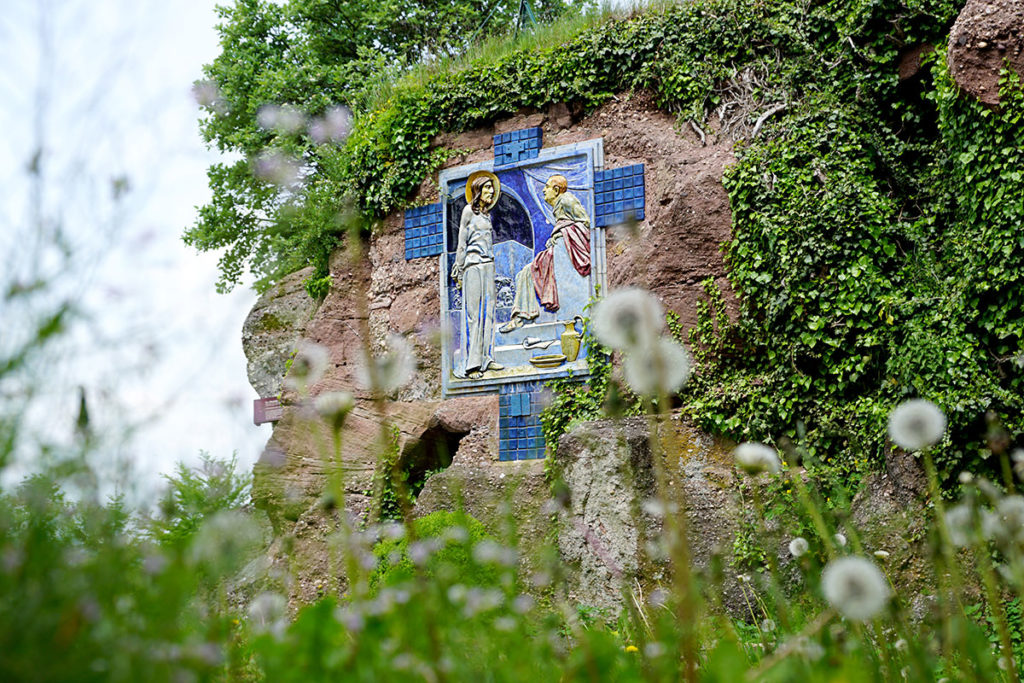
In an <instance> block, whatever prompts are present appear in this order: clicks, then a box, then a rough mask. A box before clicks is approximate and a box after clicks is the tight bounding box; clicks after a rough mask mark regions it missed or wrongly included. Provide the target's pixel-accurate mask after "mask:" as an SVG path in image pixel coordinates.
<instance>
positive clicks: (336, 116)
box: [309, 107, 352, 145]
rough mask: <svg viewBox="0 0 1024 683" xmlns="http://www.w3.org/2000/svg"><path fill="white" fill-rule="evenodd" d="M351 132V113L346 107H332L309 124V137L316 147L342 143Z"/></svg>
mask: <svg viewBox="0 0 1024 683" xmlns="http://www.w3.org/2000/svg"><path fill="white" fill-rule="evenodd" d="M351 132H352V112H351V111H350V110H349V108H348V107H332V108H330V109H328V110H327V111H326V112H324V115H323V116H321V117H317V118H315V119H313V121H312V122H310V124H309V137H311V138H313V141H314V142H316V143H317V144H318V145H322V144H324V143H325V142H344V141H345V140H346V139H347V138H348V136H349V133H351Z"/></svg>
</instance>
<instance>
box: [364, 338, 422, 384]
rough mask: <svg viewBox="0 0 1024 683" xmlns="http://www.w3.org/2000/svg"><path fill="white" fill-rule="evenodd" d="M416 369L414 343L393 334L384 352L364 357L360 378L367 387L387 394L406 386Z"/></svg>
mask: <svg viewBox="0 0 1024 683" xmlns="http://www.w3.org/2000/svg"><path fill="white" fill-rule="evenodd" d="M415 371H416V357H415V356H414V355H413V351H412V345H411V344H410V343H409V341H408V340H407V339H406V338H405V337H403V336H401V335H397V334H393V335H391V336H390V337H388V341H387V350H386V351H385V352H384V353H383V354H381V355H380V356H374V357H373V358H369V359H367V358H365V357H364V360H363V365H362V366H361V367H360V368H359V371H358V379H359V382H360V384H362V385H363V386H364V387H365V388H367V389H372V390H374V391H375V392H377V393H379V394H382V395H384V396H387V395H388V394H392V393H394V392H395V391H398V389H400V388H401V387H403V386H405V385H406V384H407V383H408V382H409V380H411V379H412V375H413V373H414V372H415Z"/></svg>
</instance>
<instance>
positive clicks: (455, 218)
mask: <svg viewBox="0 0 1024 683" xmlns="http://www.w3.org/2000/svg"><path fill="white" fill-rule="evenodd" d="M602 164H603V149H602V144H601V140H589V141H586V142H583V143H578V144H574V145H565V146H562V147H555V148H550V149H543V150H541V152H540V153H539V155H538V156H537V157H536V158H533V159H529V160H527V161H525V162H522V163H519V164H516V165H513V166H502V167H498V168H497V169H495V168H494V165H493V162H485V163H479V164H472V165H467V166H462V167H458V168H452V169H446V170H444V171H442V172H441V174H440V178H439V182H440V185H441V197H442V204H443V206H444V210H443V211H442V214H443V220H444V226H443V233H444V237H445V244H444V252H443V253H442V254H441V256H440V258H441V263H440V271H441V283H440V287H441V292H440V293H441V302H442V308H443V310H442V312H441V313H442V319H444V320H446V322H447V330H448V335H447V336H446V339H445V342H444V344H443V346H442V380H443V393H444V395H446V396H448V395H453V394H460V393H479V392H490V391H495V390H496V388H497V387H498V386H500V385H503V384H507V383H511V382H522V381H532V380H539V379H549V378H553V377H560V376H565V375H567V374H569V372H570V371H571V372H572V374H573V375H576V376H580V375H585V374H586V349H585V348H584V349H582V350H581V351H580V354H579V357H578V358H577V360H576V361H575V362H573V363H568V362H566V363H563V364H562V365H561V366H559V367H556V368H548V369H539V368H535V367H534V366H533V365H531V364H530V362H529V359H530V356H536V355H541V354H552V353H560V352H561V348H560V346H561V334H562V332H563V331H564V330H565V324H564V323H565V322H567V321H571V320H572V318H573V317H574V316H575V315H582V313H583V307H584V306H585V305H586V304H587V302H588V301H589V300H590V298H591V296H592V295H593V293H594V287H595V284H598V283H599V282H598V278H600V277H602V276H603V272H601V271H595V270H593V269H592V272H591V274H590V275H589V276H587V277H582V276H580V275H579V273H578V272H576V270H575V268H573V266H572V263H571V261H570V259H569V256H568V254H567V253H566V250H565V247H564V244H559V246H558V248H556V249H555V252H554V254H555V259H554V270H555V280H556V282H557V286H558V298H559V310H558V311H555V312H549V311H546V310H544V309H543V308H541V314H540V316H539V317H538V318H537V319H536V320H535V321H533V322H532V323H528V324H527V325H525V326H524V327H521V328H519V329H516V330H513V331H511V332H508V333H502V332H499V331H498V330H497V328H498V327H500V326H501V325H502V324H504V323H505V322H507V321H508V320H509V317H510V315H511V312H512V300H513V296H514V278H515V275H516V273H517V272H519V270H520V269H521V268H523V267H524V266H525V265H527V264H528V263H530V262H531V261H532V260H533V258H534V256H535V255H536V254H538V253H540V252H541V251H543V250H544V249H545V248H546V242H547V240H548V238H549V237H550V236H551V232H552V230H553V229H554V220H553V217H552V214H551V207H550V206H549V205H548V204H547V203H546V202H545V201H544V198H543V188H544V185H545V183H546V182H547V180H548V178H550V177H551V176H552V175H555V174H558V175H563V176H565V178H566V180H567V181H568V184H569V188H568V192H570V193H572V194H573V195H575V196H576V198H577V199H579V200H580V202H581V203H582V205H583V207H584V209H585V210H586V212H587V214H588V215H589V216H590V220H591V262H592V264H598V263H603V262H604V254H603V252H602V253H601V254H597V253H595V252H597V251H598V250H603V244H604V242H603V240H600V239H595V236H596V233H597V231H598V228H597V222H596V217H595V206H594V174H595V168H597V169H599V168H601V165H602ZM477 170H489V171H491V170H493V171H494V172H495V174H496V175H497V177H498V179H499V181H500V182H501V197H500V198H499V201H498V204H497V205H496V206H495V208H494V209H493V210H492V213H491V221H492V224H493V231H494V240H493V241H494V257H495V285H496V290H497V292H496V293H497V302H496V319H497V323H496V325H495V341H494V347H495V354H494V359H495V361H497V362H499V363H501V364H502V365H504V366H505V368H506V369H505V370H504V371H500V372H497V373H484V375H483V376H482V377H480V378H478V379H471V378H464V377H458V376H456V374H455V373H456V372H458V370H459V369H460V368H461V367H463V365H464V360H463V358H462V347H463V338H462V336H463V316H462V301H461V292H460V290H459V288H458V287H457V285H456V284H455V282H454V281H452V280H451V278H450V275H449V274H450V273H451V268H452V264H453V263H454V261H455V250H456V247H457V245H458V230H459V219H460V217H461V215H462V210H463V208H464V207H465V205H466V199H465V183H466V178H467V177H468V176H469V174H470V173H472V172H474V171H477ZM600 284H601V285H602V286H603V285H604V283H603V282H600ZM526 337H534V338H540V339H542V340H545V341H552V342H553V343H552V345H551V346H549V347H548V348H547V349H532V350H528V349H525V348H523V346H522V343H523V341H524V339H525V338H526ZM459 374H461V373H459Z"/></svg>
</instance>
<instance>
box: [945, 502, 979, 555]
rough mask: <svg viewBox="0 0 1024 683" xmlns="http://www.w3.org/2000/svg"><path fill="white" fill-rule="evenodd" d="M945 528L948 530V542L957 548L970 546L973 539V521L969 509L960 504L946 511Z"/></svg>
mask: <svg viewBox="0 0 1024 683" xmlns="http://www.w3.org/2000/svg"><path fill="white" fill-rule="evenodd" d="M945 519H946V528H947V529H948V530H949V540H950V541H951V542H952V543H953V545H955V546H956V547H958V548H963V547H965V546H967V545H968V544H970V542H971V539H972V538H974V519H973V515H972V514H971V508H970V507H969V506H967V505H964V504H960V505H954V506H953V507H951V508H949V509H948V510H946V514H945Z"/></svg>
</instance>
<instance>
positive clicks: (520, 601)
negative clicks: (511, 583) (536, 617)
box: [512, 593, 536, 614]
mask: <svg viewBox="0 0 1024 683" xmlns="http://www.w3.org/2000/svg"><path fill="white" fill-rule="evenodd" d="M535 603H536V601H535V600H534V599H533V598H532V597H530V596H529V595H526V594H525V593H523V594H521V595H517V596H516V597H515V599H514V600H513V601H512V609H513V610H515V611H516V612H517V613H518V614H526V613H527V612H529V611H530V610H531V609H533V606H534V604H535Z"/></svg>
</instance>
